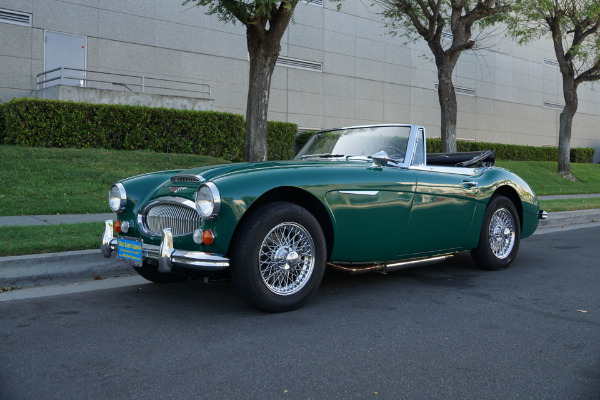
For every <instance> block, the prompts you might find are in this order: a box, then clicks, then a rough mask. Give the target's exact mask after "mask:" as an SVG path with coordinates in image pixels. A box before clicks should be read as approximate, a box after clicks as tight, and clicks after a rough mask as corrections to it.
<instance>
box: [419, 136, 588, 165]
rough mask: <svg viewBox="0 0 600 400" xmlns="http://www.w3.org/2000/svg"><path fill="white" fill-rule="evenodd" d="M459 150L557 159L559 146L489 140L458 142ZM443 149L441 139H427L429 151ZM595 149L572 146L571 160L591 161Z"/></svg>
mask: <svg viewBox="0 0 600 400" xmlns="http://www.w3.org/2000/svg"><path fill="white" fill-rule="evenodd" d="M456 148H457V151H459V152H460V151H481V150H494V153H495V154H496V159H499V160H512V161H557V160H558V148H557V147H535V146H520V145H515V144H500V143H487V142H465V141H460V140H459V141H457V142H456ZM441 151H442V141H441V139H437V138H435V139H427V152H428V153H439V152H441ZM594 153H595V149H594V148H592V147H578V148H571V162H576V163H591V162H592V159H593V158H594Z"/></svg>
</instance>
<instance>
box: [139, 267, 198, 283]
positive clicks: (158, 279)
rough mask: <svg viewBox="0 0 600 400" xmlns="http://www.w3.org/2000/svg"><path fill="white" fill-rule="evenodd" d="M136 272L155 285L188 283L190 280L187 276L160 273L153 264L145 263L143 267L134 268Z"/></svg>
mask: <svg viewBox="0 0 600 400" xmlns="http://www.w3.org/2000/svg"><path fill="white" fill-rule="evenodd" d="M133 269H134V270H135V272H137V273H138V274H140V276H141V277H142V278H144V279H147V280H149V281H150V282H154V283H174V282H183V281H187V280H188V279H189V278H188V277H187V276H185V275H179V274H173V273H167V274H166V273H163V272H158V267H157V266H155V265H152V264H148V263H144V265H142V266H141V267H133Z"/></svg>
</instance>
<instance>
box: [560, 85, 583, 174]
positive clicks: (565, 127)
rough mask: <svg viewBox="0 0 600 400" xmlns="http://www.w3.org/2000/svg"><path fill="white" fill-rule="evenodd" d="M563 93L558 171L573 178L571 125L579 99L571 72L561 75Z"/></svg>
mask: <svg viewBox="0 0 600 400" xmlns="http://www.w3.org/2000/svg"><path fill="white" fill-rule="evenodd" d="M563 95H564V98H565V108H564V109H563V111H562V113H561V114H560V128H559V133H558V172H559V173H560V174H561V175H563V176H565V177H567V178H573V176H572V175H571V127H572V125H573V117H574V116H575V113H576V112H577V107H578V103H579V101H578V99H577V84H576V83H575V79H574V78H573V75H571V74H568V75H566V76H565V75H563Z"/></svg>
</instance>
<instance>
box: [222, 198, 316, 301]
mask: <svg viewBox="0 0 600 400" xmlns="http://www.w3.org/2000/svg"><path fill="white" fill-rule="evenodd" d="M233 246H234V247H233V249H232V254H231V255H232V257H231V278H232V280H233V284H234V285H235V287H236V289H237V290H238V292H239V293H240V295H241V296H242V297H243V298H244V300H246V301H247V302H248V303H249V304H250V305H252V306H254V307H256V308H258V309H259V310H262V311H268V312H284V311H290V310H294V309H296V308H298V307H300V306H302V305H303V304H304V303H306V301H307V300H308V299H309V298H310V297H311V296H312V295H313V294H314V293H315V292H316V290H317V289H318V288H319V285H320V284H321V281H322V280H323V274H324V273H325V261H326V257H327V248H326V244H325V235H324V234H323V231H322V229H321V226H320V225H319V223H318V222H317V220H316V219H315V217H314V216H313V215H312V214H311V213H310V212H308V211H307V210H306V209H304V208H302V207H300V206H298V205H296V204H293V203H287V202H274V203H269V204H266V205H264V206H261V207H260V208H259V209H257V210H255V211H254V212H253V213H252V214H251V215H250V216H249V217H248V219H246V220H245V221H244V222H243V223H242V225H241V226H240V233H239V236H238V237H237V240H236V241H235V243H234V244H233ZM261 251H262V252H261Z"/></svg>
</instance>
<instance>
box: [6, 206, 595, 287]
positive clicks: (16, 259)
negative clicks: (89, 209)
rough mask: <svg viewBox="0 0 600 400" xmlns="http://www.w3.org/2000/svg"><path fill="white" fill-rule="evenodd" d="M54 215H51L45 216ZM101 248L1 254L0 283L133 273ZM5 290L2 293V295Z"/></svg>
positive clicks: (578, 221) (584, 222) (33, 221)
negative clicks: (109, 256) (108, 256)
mask: <svg viewBox="0 0 600 400" xmlns="http://www.w3.org/2000/svg"><path fill="white" fill-rule="evenodd" d="M46 217H52V218H46ZM114 218H115V215H114V214H84V215H56V216H54V215H53V216H31V217H1V218H0V226H2V225H3V226H8V225H45V224H56V223H66V222H67V221H68V223H75V222H93V221H104V220H106V219H114ZM595 226H600V209H594V210H580V211H565V212H555V213H550V216H549V219H548V220H546V221H541V222H540V225H539V228H538V230H537V231H536V234H543V233H550V232H556V231H562V230H565V231H566V230H570V229H579V228H585V227H595ZM101 235H102V232H99V233H98V249H96V250H81V251H68V252H63V253H50V254H34V255H26V256H13V257H0V287H1V286H15V285H31V284H34V283H48V282H54V283H56V282H74V281H77V280H92V279H94V277H102V278H107V277H111V276H125V275H130V274H132V273H134V271H133V270H132V268H131V266H130V265H128V264H125V263H123V262H121V261H118V260H117V258H116V256H115V255H113V257H111V258H104V257H103V256H102V254H101V253H100V236H101ZM1 295H2V294H0V296H1Z"/></svg>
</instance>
